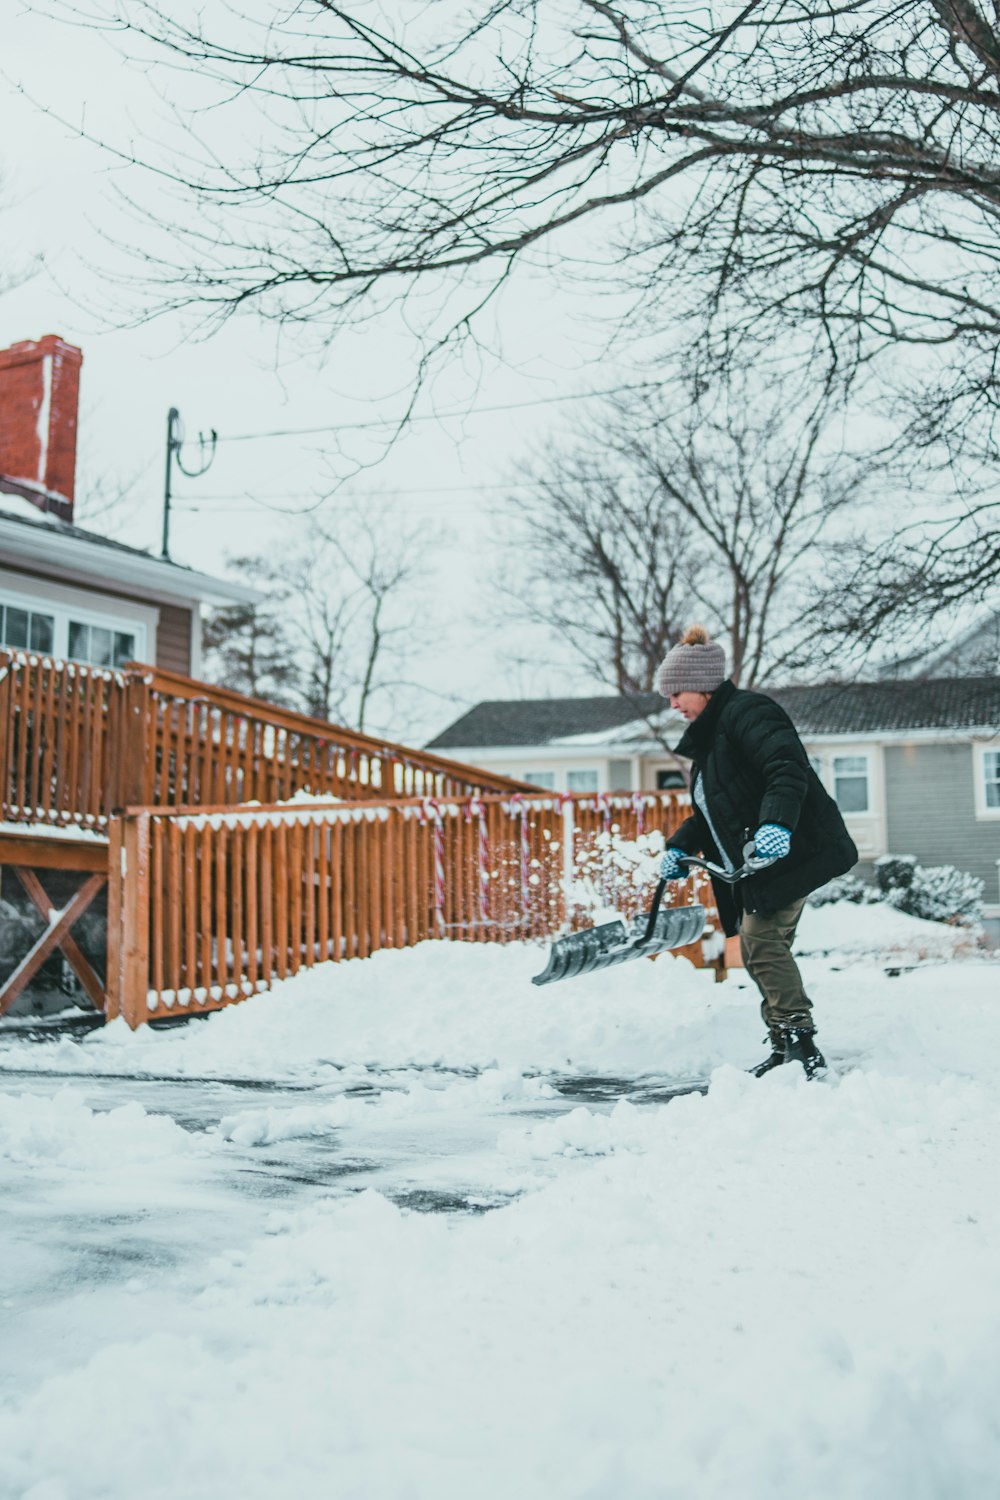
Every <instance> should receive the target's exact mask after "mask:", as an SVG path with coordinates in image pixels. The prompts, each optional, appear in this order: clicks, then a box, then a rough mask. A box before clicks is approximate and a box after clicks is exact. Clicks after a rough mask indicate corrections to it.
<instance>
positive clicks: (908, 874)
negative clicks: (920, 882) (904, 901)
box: [875, 854, 917, 896]
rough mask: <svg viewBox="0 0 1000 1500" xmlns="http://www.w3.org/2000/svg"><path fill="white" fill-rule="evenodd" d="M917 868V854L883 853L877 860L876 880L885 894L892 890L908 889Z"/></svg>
mask: <svg viewBox="0 0 1000 1500" xmlns="http://www.w3.org/2000/svg"><path fill="white" fill-rule="evenodd" d="M916 868H917V860H916V855H913V854H883V855H882V856H881V858H879V859H877V860H876V861H875V881H876V883H877V885H878V888H879V890H880V891H881V893H882V895H883V896H888V894H889V892H890V891H902V890H908V889H909V887H910V886H911V885H912V884H913V875H914V871H915V870H916Z"/></svg>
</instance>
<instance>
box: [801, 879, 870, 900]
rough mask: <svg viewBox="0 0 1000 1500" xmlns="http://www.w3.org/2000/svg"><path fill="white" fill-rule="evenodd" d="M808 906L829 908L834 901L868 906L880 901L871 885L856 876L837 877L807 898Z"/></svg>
mask: <svg viewBox="0 0 1000 1500" xmlns="http://www.w3.org/2000/svg"><path fill="white" fill-rule="evenodd" d="M808 899H809V905H810V906H829V905H830V904H831V903H832V902H834V901H852V902H853V903H854V904H855V905H856V906H870V905H871V904H872V902H873V901H878V900H879V899H880V897H879V893H878V891H877V890H876V889H875V887H874V886H873V885H868V883H867V882H866V881H864V880H860V879H859V878H858V876H857V875H838V876H837V878H836V879H835V880H830V881H827V883H826V885H821V886H820V888H819V890H818V891H813V892H812V893H811V895H810V896H809V898H808Z"/></svg>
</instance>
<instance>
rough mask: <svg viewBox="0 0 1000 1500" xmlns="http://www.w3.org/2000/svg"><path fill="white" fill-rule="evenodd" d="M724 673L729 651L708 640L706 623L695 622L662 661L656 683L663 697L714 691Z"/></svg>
mask: <svg viewBox="0 0 1000 1500" xmlns="http://www.w3.org/2000/svg"><path fill="white" fill-rule="evenodd" d="M725 676H726V653H725V652H724V651H723V649H722V647H721V646H719V645H717V644H716V642H715V641H710V640H709V638H708V631H707V630H706V629H705V628H704V626H702V625H692V626H691V628H690V630H688V631H687V633H686V634H685V636H684V639H683V640H682V641H681V642H680V643H679V644H678V645H676V646H675V647H674V648H673V650H672V651H668V652H667V654H666V656H665V657H664V659H663V661H662V662H661V663H660V668H659V671H658V672H657V674H656V686H657V688H658V690H659V691H660V692H661V693H662V694H663V696H664V698H669V697H670V696H671V694H673V693H714V692H715V690H716V688H718V687H721V686H722V684H723V681H724V680H725Z"/></svg>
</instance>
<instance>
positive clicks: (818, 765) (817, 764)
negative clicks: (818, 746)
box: [809, 755, 823, 781]
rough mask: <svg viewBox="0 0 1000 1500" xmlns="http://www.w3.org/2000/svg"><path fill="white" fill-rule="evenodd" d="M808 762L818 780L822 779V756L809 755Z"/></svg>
mask: <svg viewBox="0 0 1000 1500" xmlns="http://www.w3.org/2000/svg"><path fill="white" fill-rule="evenodd" d="M809 764H810V765H811V766H812V768H813V770H814V771H815V772H816V775H817V776H818V777H819V779H820V781H822V780H823V757H822V756H821V755H810V757H809Z"/></svg>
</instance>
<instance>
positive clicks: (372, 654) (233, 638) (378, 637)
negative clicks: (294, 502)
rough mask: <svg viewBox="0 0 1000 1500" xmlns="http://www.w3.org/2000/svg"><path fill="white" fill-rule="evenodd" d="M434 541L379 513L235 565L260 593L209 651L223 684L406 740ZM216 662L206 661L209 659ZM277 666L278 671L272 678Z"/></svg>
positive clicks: (329, 524)
mask: <svg viewBox="0 0 1000 1500" xmlns="http://www.w3.org/2000/svg"><path fill="white" fill-rule="evenodd" d="M433 541H434V538H433V536H432V535H430V534H429V533H427V532H426V529H421V530H419V531H418V530H417V528H416V527H413V526H408V525H407V524H406V523H405V521H402V520H401V519H400V518H399V517H398V516H394V515H391V514H389V513H384V514H383V515H382V516H381V517H380V518H379V519H378V520H375V519H372V518H359V517H356V516H353V515H341V516H338V517H337V519H336V520H335V521H324V522H320V521H318V520H316V521H314V522H313V524H312V525H311V526H310V528H309V530H308V533H307V535H306V536H305V537H304V539H303V540H302V541H301V542H300V543H297V544H294V545H292V546H288V547H285V548H284V549H279V550H278V551H276V552H274V553H271V554H269V555H268V556H267V557H258V558H254V559H250V560H247V559H243V560H241V561H240V562H239V563H238V564H237V567H238V568H239V569H240V571H243V572H248V573H249V574H250V576H251V577H252V579H254V580H255V581H257V582H258V583H259V584H260V586H261V589H262V592H264V593H266V595H267V598H266V601H265V602H264V603H263V604H262V605H260V606H242V605H237V606H233V607H231V608H229V609H226V610H220V611H218V612H217V614H216V616H215V617H214V622H213V624H212V625H211V626H210V627H209V629H210V631H214V632H216V634H217V635H218V639H216V634H209V635H207V636H206V646H207V648H209V649H212V650H214V652H215V653H216V655H218V654H219V653H220V652H221V653H227V652H228V656H223V658H222V659H223V660H224V661H225V663H226V671H227V672H228V675H224V676H223V677H222V679H221V680H223V681H225V682H227V683H228V685H229V686H232V687H242V688H243V691H245V692H253V691H257V689H256V688H253V687H250V686H244V684H245V683H249V682H250V681H251V679H253V681H254V682H256V683H257V684H258V685H260V684H262V683H268V684H273V686H274V691H273V692H271V691H265V692H263V694H261V695H262V696H265V697H271V696H273V697H275V699H276V701H278V702H281V701H291V702H292V703H293V704H294V705H295V706H297V707H299V708H301V709H302V710H303V711H304V712H306V713H309V714H312V715H314V716H315V717H317V718H322V719H329V720H331V721H332V722H335V723H338V724H343V725H345V726H346V727H349V728H353V729H358V730H361V731H364V730H365V729H367V728H369V727H370V724H371V721H372V718H373V716H374V717H375V718H377V719H378V721H379V723H380V724H381V726H382V727H383V728H390V727H391V728H393V729H394V731H395V733H396V735H397V737H400V738H401V737H402V734H401V730H400V716H401V715H404V714H405V712H406V709H405V706H404V703H403V699H404V697H405V695H406V693H407V691H408V690H409V689H412V688H413V686H414V684H413V682H412V679H411V677H410V675H409V668H410V666H411V663H412V661H413V658H414V655H415V654H416V652H417V651H418V650H419V649H420V648H421V647H422V646H423V645H425V644H426V642H427V631H428V628H429V625H430V620H431V614H432V611H431V610H430V609H429V607H428V594H429V589H430V586H429V581H428V576H427V575H428V566H429V553H430V550H431V547H432V545H433ZM214 660H215V658H214V657H213V661H214ZM279 662H280V663H281V666H282V668H283V674H282V673H279V670H278V665H279Z"/></svg>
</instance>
